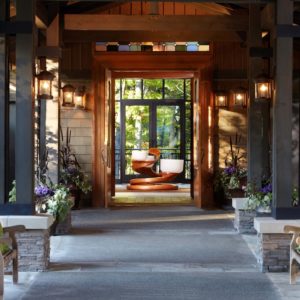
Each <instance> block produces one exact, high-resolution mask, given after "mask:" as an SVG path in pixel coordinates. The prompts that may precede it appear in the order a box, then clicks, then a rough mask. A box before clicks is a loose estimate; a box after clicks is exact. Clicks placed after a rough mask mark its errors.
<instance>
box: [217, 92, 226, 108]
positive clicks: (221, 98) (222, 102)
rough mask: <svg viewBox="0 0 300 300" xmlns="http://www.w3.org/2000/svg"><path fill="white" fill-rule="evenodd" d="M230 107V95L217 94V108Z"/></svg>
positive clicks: (224, 93)
mask: <svg viewBox="0 0 300 300" xmlns="http://www.w3.org/2000/svg"><path fill="white" fill-rule="evenodd" d="M227 106H228V95H227V93H226V92H223V91H222V92H221V91H219V92H216V93H215V107H218V108H219V107H227Z"/></svg>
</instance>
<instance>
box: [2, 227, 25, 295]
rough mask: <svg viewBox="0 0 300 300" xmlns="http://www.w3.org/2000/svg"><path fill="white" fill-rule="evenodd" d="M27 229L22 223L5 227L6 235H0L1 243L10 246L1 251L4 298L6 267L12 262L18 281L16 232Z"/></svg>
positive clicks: (14, 275)
mask: <svg viewBox="0 0 300 300" xmlns="http://www.w3.org/2000/svg"><path fill="white" fill-rule="evenodd" d="M23 231H25V227H24V226H22V225H16V226H10V227H6V228H3V233H4V236H3V237H0V243H1V244H5V245H7V246H9V250H8V251H7V252H6V253H4V254H3V255H2V253H1V252H0V299H1V300H2V299H3V292H4V273H5V271H4V269H5V267H7V266H8V265H9V264H10V263H12V277H13V283H17V282H18V271H19V270H18V245H17V241H16V236H15V234H16V232H23Z"/></svg>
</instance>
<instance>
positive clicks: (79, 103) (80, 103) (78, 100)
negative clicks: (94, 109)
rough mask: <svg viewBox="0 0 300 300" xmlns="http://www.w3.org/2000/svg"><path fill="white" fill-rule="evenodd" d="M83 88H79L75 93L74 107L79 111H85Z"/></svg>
mask: <svg viewBox="0 0 300 300" xmlns="http://www.w3.org/2000/svg"><path fill="white" fill-rule="evenodd" d="M85 104H86V103H85V87H84V86H82V87H79V88H77V89H76V91H75V106H76V107H77V108H80V109H85Z"/></svg>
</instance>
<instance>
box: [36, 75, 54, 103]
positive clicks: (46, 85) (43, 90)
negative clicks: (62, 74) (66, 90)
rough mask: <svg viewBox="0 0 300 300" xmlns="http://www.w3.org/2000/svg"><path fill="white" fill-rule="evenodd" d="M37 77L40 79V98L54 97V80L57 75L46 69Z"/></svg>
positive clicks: (38, 95)
mask: <svg viewBox="0 0 300 300" xmlns="http://www.w3.org/2000/svg"><path fill="white" fill-rule="evenodd" d="M36 78H37V80H38V93H37V97H38V99H53V96H52V82H53V80H54V78H55V76H54V75H53V74H52V73H51V72H49V71H47V70H44V71H42V72H40V73H39V74H38V75H36Z"/></svg>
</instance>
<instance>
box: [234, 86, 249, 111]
mask: <svg viewBox="0 0 300 300" xmlns="http://www.w3.org/2000/svg"><path fill="white" fill-rule="evenodd" d="M232 94H233V104H234V106H241V107H246V106H247V90H246V89H245V88H243V87H239V88H237V89H236V90H234V91H233V93H232Z"/></svg>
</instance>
